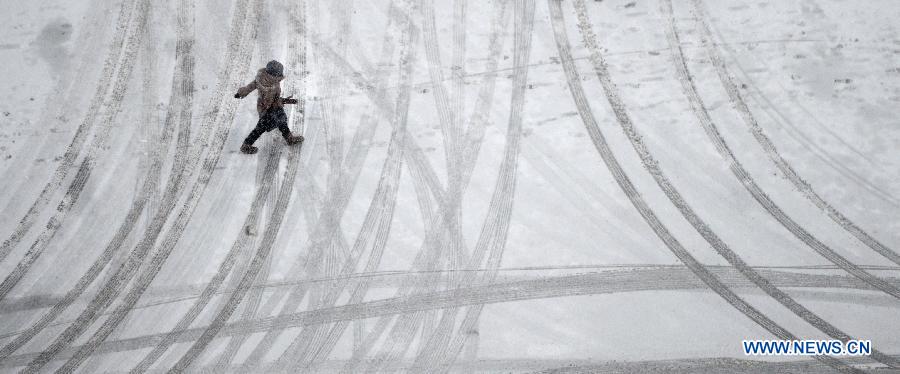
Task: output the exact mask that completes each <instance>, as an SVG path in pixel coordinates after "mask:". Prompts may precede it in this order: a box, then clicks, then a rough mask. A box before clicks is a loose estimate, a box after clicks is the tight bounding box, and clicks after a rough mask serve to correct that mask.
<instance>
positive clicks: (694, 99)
mask: <svg viewBox="0 0 900 374" xmlns="http://www.w3.org/2000/svg"><path fill="white" fill-rule="evenodd" d="M660 8H661V9H660V11H661V12H662V16H663V19H664V24H665V27H666V39H667V41H668V42H669V50H670V51H671V53H672V60H673V63H674V64H675V70H676V75H677V78H678V81H679V82H680V83H681V88H682V91H683V92H684V95H685V97H686V98H687V99H688V101H689V103H690V106H691V109H692V111H693V112H694V115H695V116H696V117H697V120H698V122H699V123H700V125H701V126H702V127H703V129H704V131H705V132H706V134H707V135H708V136H709V137H710V141H712V142H713V143H714V144H715V146H716V149H717V150H718V151H719V154H720V155H721V156H722V158H723V159H725V160H726V161H727V162H728V163H729V165H730V170H731V171H732V172H733V173H734V174H735V176H736V177H737V178H738V179H740V180H741V183H742V184H754V185H755V182H753V180H752V178H751V177H750V175H749V173H748V172H747V171H746V170H745V169H744V168H743V166H741V164H740V163H739V162H738V161H737V159H736V158H735V157H734V155H733V154H732V153H731V150H730V149H729V148H728V145H727V144H726V143H725V140H724V139H723V138H722V136H721V134H720V133H719V130H718V128H717V127H716V125H715V123H713V121H712V118H711V117H710V115H709V111H708V110H707V108H706V104H704V102H703V99H701V98H700V94H699V93H698V92H697V88H696V86H695V85H694V83H693V82H694V78H693V76H692V75H691V73H690V70H689V69H688V67H687V62H686V61H685V58H684V52H683V51H682V48H681V38H680V36H679V34H678V29H677V28H676V24H675V15H674V11H673V10H672V2H671V0H660ZM668 188H673V189H674V187H668ZM757 189H758V187H757ZM679 198H680V197H679ZM673 203H676V201H674V200H673ZM676 205H678V206H679V209H682V208H680V207H681V206H682V205H680V204H676ZM682 212H683V214H684V215H685V218H687V219H688V221H690V222H691V224H692V225H693V226H694V228H695V229H696V230H697V232H698V233H700V234H701V235H702V236H703V237H704V239H706V241H707V242H709V244H710V245H711V246H712V247H713V248H714V249H715V250H716V252H718V253H719V254H720V255H721V256H722V257H724V258H725V259H726V260H727V261H728V263H730V264H731V265H732V266H734V267H735V268H736V269H738V270H739V271H740V272H741V273H742V274H744V275H745V276H746V277H747V279H749V280H750V281H752V282H753V283H754V284H756V285H757V286H759V287H760V288H761V289H762V290H763V291H764V292H765V293H766V294H768V295H769V296H771V297H772V298H774V299H775V300H777V301H778V302H779V303H780V304H781V305H783V306H785V307H786V308H788V309H789V310H791V312H793V313H794V314H795V315H797V316H798V317H800V318H802V319H803V320H804V321H806V322H807V323H809V324H811V325H813V326H814V327H816V329H818V330H819V331H822V332H823V333H825V334H827V335H828V336H831V337H832V338H834V339H839V340H842V341H844V342H846V341H847V340H850V339H853V337H851V336H849V335H847V334H846V333H844V332H843V331H841V330H839V329H838V328H836V327H835V326H833V325H831V324H829V323H828V322H826V321H825V320H824V319H822V318H821V317H819V316H818V315H816V314H815V313H813V312H812V311H811V310H809V309H807V308H806V307H804V306H802V305H800V304H799V303H798V302H797V301H795V300H794V299H793V298H791V297H790V296H789V295H788V294H787V293H785V292H783V291H781V290H780V289H778V288H776V287H774V286H773V285H772V284H771V282H769V281H768V280H767V279H765V278H763V277H762V276H760V275H759V273H757V272H756V271H755V270H753V269H752V268H751V267H750V266H749V265H747V263H745V262H744V261H743V260H742V259H741V258H740V256H738V254H737V253H735V252H734V251H732V250H731V248H729V247H728V245H727V244H725V243H724V242H723V241H722V240H721V238H719V237H718V236H717V235H716V234H715V233H713V232H712V230H710V229H709V227H708V226H707V225H706V223H705V222H703V221H702V219H700V218H699V217H698V216H697V215H696V213H694V212H693V210H692V209H691V208H690V207H689V206H687V204H686V203H684V208H683V210H682ZM863 281H865V279H863ZM867 283H868V282H867ZM873 286H874V285H873ZM872 357H873V358H874V359H876V360H878V361H879V362H881V363H884V364H886V365H888V366H891V367H894V368H896V367H898V365H900V362H898V361H897V360H895V359H894V358H892V357H890V356H888V355H885V354H884V353H882V352H879V351H877V350H874V351H873V352H872Z"/></svg>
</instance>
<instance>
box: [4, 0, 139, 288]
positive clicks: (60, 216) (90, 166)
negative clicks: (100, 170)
mask: <svg viewBox="0 0 900 374" xmlns="http://www.w3.org/2000/svg"><path fill="white" fill-rule="evenodd" d="M126 8H127V7H126ZM147 14H148V5H146V4H145V3H144V2H141V3H140V4H139V5H138V10H137V14H136V15H135V18H134V20H133V24H132V27H130V28H129V29H128V31H127V32H126V33H125V34H126V36H125V47H124V52H123V55H122V56H121V60H120V62H119V69H118V72H117V74H116V77H115V79H116V80H115V83H114V85H113V88H112V91H111V92H110V93H109V98H108V99H107V100H106V101H105V104H106V107H107V108H106V112H105V114H106V116H105V117H104V118H102V119H101V123H100V128H99V129H98V130H97V132H96V134H94V139H93V140H92V142H91V145H90V149H89V150H88V153H87V155H86V156H85V158H84V159H83V160H82V161H81V164H80V166H79V167H78V171H77V172H76V173H75V177H74V178H73V180H72V183H71V184H70V185H69V187H68V189H67V190H66V192H65V195H64V196H63V197H62V199H61V200H60V202H59V204H58V205H57V207H56V211H55V212H54V213H53V214H52V215H51V217H50V219H49V220H48V222H47V225H46V228H45V230H44V231H42V232H41V233H40V234H39V235H38V237H37V239H35V241H34V243H32V244H31V247H30V248H29V249H28V251H27V252H26V253H25V254H24V256H23V258H22V259H20V260H19V263H18V264H16V267H15V268H14V269H13V270H12V271H11V272H10V273H9V274H7V275H6V277H5V278H4V279H3V282H0V300H2V299H3V298H4V297H6V295H8V294H9V292H10V291H11V290H12V288H13V287H15V285H16V284H18V283H19V281H20V280H21V279H22V277H24V276H25V274H26V273H27V272H28V271H29V270H30V269H31V266H32V265H33V264H34V262H35V261H37V259H38V258H39V257H40V256H41V255H42V254H43V253H44V250H46V249H47V246H48V245H49V244H50V241H51V240H52V239H53V237H54V236H56V233H57V232H59V228H60V227H62V222H63V221H64V220H65V219H66V217H67V216H68V214H69V212H70V211H71V210H72V207H73V206H74V205H75V203H76V202H77V201H78V198H79V197H80V196H81V192H82V191H84V187H85V185H86V184H87V181H88V179H89V178H90V176H91V173H92V172H93V170H94V166H95V165H96V163H97V157H98V156H97V153H98V152H99V151H100V150H101V149H102V148H104V147H105V146H106V142H107V140H108V139H109V132H110V130H111V129H112V123H113V121H114V120H115V116H116V115H117V114H118V113H119V109H120V108H121V105H122V98H123V97H124V95H125V91H126V90H127V88H128V81H129V77H130V76H131V72H132V70H133V67H134V65H133V64H131V63H130V62H131V61H134V56H135V54H136V53H137V51H138V47H140V45H141V40H142V38H143V36H144V32H145V27H146V21H147ZM105 98H106V95H105V93H104V94H101V95H100V97H99V98H97V99H96V100H98V103H97V105H98V106H96V107H92V108H91V110H90V112H89V114H88V116H87V117H86V118H85V123H91V124H93V122H94V117H95V116H96V115H97V114H98V113H97V112H99V109H100V108H99V103H104V100H103V99H105ZM90 127H92V125H89V126H87V128H90ZM77 136H78V135H76V137H77ZM68 153H69V152H67V154H68ZM71 153H72V154H74V155H75V156H77V153H78V151H73V152H71ZM63 159H64V160H63V162H62V163H61V164H60V168H59V169H57V173H56V174H54V181H55V180H56V179H57V177H62V178H64V177H65V175H66V174H68V168H67V167H66V166H67V165H68V164H71V162H67V161H66V160H67V159H66V156H63ZM60 183H61V181H60ZM46 187H51V184H48V185H47V186H46ZM46 187H45V189H44V191H51V190H52V189H47V188H46ZM44 191H41V196H45V193H44ZM51 192H52V191H51ZM46 197H47V198H48V199H49V192H48V193H47V194H46ZM45 200H46V199H45ZM45 200H41V199H40V197H39V198H38V201H35V205H33V206H32V208H33V209H30V210H29V212H28V214H26V217H25V218H23V221H22V222H26V221H27V222H30V224H25V225H22V223H21V222H20V226H19V227H17V229H16V232H15V233H14V235H13V237H11V238H10V240H8V241H7V242H4V244H3V246H2V247H0V260H2V258H3V257H4V256H5V254H8V253H9V251H10V250H12V248H13V247H15V245H16V244H17V243H18V241H19V240H20V239H21V237H22V236H24V235H25V233H26V232H27V231H28V230H29V229H30V227H31V225H32V224H33V223H34V220H35V219H36V215H37V214H38V213H39V210H41V209H42V208H43V207H42V206H41V205H46V202H49V201H46V202H45ZM31 213H34V214H33V215H29V214H31ZM19 233H21V235H18V234H19ZM7 243H9V244H7Z"/></svg>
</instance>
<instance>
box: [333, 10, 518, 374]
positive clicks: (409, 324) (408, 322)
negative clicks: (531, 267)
mask: <svg viewBox="0 0 900 374" xmlns="http://www.w3.org/2000/svg"><path fill="white" fill-rule="evenodd" d="M505 13H506V4H501V5H500V10H499V13H498V14H499V19H497V20H495V22H494V25H493V29H494V34H493V36H492V38H491V42H490V45H491V47H490V49H491V55H492V62H489V64H493V66H494V67H496V61H497V60H496V58H497V54H498V53H499V47H500V44H499V39H498V38H499V35H500V34H499V30H502V29H504V28H505V27H503V26H500V27H499V28H498V27H497V24H498V21H499V22H505V20H506V17H505ZM513 69H515V68H513ZM493 78H494V77H491V79H490V80H489V81H488V85H487V86H486V87H485V88H487V89H486V91H483V92H482V94H483V93H484V92H492V91H493V83H494V81H493ZM483 97H484V96H483V95H480V96H479V100H481V99H482V98H483ZM486 103H489V101H488V102H485V101H481V102H479V103H478V104H476V106H477V107H481V106H482V105H479V104H486ZM485 113H487V107H483V108H481V110H480V111H479V112H476V113H474V114H473V119H478V120H482V119H483V118H482V117H481V116H483V115H484V114H485ZM479 124H480V125H482V126H478V125H479ZM479 127H480V129H479ZM483 129H484V127H483V122H482V121H476V122H473V123H472V124H471V125H470V127H469V130H470V131H471V132H470V133H469V138H470V140H471V139H472V138H473V136H472V135H473V134H472V132H474V138H475V139H476V140H473V141H471V142H469V144H468V145H469V146H471V147H472V148H474V151H468V152H466V153H465V154H467V155H476V154H477V151H478V147H480V144H481V139H482V138H483V135H484V132H483ZM478 130H481V131H480V132H479V131H478ZM466 161H467V164H466V165H465V166H464V167H463V168H462V170H461V175H464V176H465V177H464V180H463V181H461V183H460V187H461V190H460V192H458V193H457V194H456V196H454V197H451V198H453V199H456V198H458V197H460V196H461V195H462V189H464V188H465V186H467V183H468V180H469V179H468V178H469V177H470V176H471V172H472V170H473V167H474V161H475V157H472V158H469V159H468V160H466ZM501 175H502V172H501ZM451 188H453V187H451ZM437 200H438V201H439V202H443V203H442V207H443V209H444V210H443V211H442V213H441V216H440V218H442V219H445V216H444V214H446V213H445V212H446V211H447V210H448V207H450V208H449V209H454V208H452V207H454V206H456V205H458V204H459V203H460V200H459V199H456V200H453V201H449V202H448V201H447V200H444V199H442V198H440V197H438V198H437ZM495 201H496V200H492V203H493V202H495ZM490 210H491V208H490V207H489V211H490ZM439 222H440V221H438V222H434V223H432V230H431V231H430V233H429V234H428V235H429V237H430V239H428V240H442V239H441V238H440V237H435V236H434V235H438V234H440V232H438V231H436V230H439V227H440V226H441V225H440V223H439ZM428 240H426V244H427V243H428ZM446 244H447V242H441V243H440V244H438V243H431V244H430V245H431V246H438V247H437V248H436V250H437V251H440V250H441V249H442V247H440V245H446ZM438 253H440V252H438ZM423 255H428V256H432V257H431V258H430V259H423V257H421V256H423ZM436 255H437V253H434V254H428V253H427V252H421V254H420V255H419V257H418V258H417V261H416V263H417V264H418V267H420V268H422V267H423V265H422V263H423V261H424V262H425V263H426V265H424V268H426V269H433V268H434V266H435V263H434V261H435V259H436V258H435V257H434V256H436ZM474 255H477V253H476V254H474ZM432 283H433V282H428V281H426V282H419V283H418V284H413V285H412V286H411V287H410V286H409V285H407V286H406V287H409V288H407V289H405V290H404V289H401V293H400V294H404V293H408V292H409V291H410V290H432V289H435V288H434V286H433V285H432ZM455 283H456V282H455V281H453V280H452V279H451V284H450V285H449V287H458V284H455ZM432 312H433V311H428V312H426V313H419V314H417V315H414V316H406V315H404V316H400V317H398V318H399V319H400V321H398V322H397V323H395V327H394V328H393V330H394V331H392V333H391V336H390V339H389V340H388V343H390V344H389V345H388V346H387V347H384V346H383V349H382V353H380V354H379V355H378V356H376V358H375V360H374V362H375V363H376V364H377V365H379V366H382V367H383V365H386V364H388V363H390V362H393V361H397V360H399V359H400V358H401V357H402V356H403V353H404V352H406V351H407V350H408V349H409V345H410V344H411V343H412V339H413V334H415V332H416V329H417V327H416V326H418V325H419V324H423V329H422V336H423V341H425V340H427V339H428V335H429V333H428V332H427V331H426V328H428V327H429V326H431V323H432V322H431V321H430V320H431V319H433V313H432ZM448 313H449V311H445V313H444V315H443V316H442V320H441V321H442V322H443V323H445V324H446V323H447V322H446V321H450V322H451V323H452V320H451V319H448V316H449V314H448ZM388 323H389V319H382V320H381V321H379V323H378V325H376V328H375V331H376V332H378V333H375V334H372V337H371V338H370V340H369V343H368V345H366V346H363V347H362V349H363V351H362V352H358V353H357V354H356V355H357V357H358V359H361V354H364V353H365V351H367V350H368V349H371V346H372V344H374V343H375V341H376V340H377V338H378V336H379V335H380V334H381V333H380V332H379V331H381V330H383V329H385V328H386V327H387V324H388ZM351 362H352V361H351ZM347 367H349V366H345V371H347ZM375 370H378V369H377V368H376V369H375Z"/></svg>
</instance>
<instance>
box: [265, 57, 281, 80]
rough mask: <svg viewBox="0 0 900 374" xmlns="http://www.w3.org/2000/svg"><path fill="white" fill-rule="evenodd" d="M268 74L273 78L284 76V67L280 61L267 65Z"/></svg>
mask: <svg viewBox="0 0 900 374" xmlns="http://www.w3.org/2000/svg"><path fill="white" fill-rule="evenodd" d="M266 73H269V75H271V76H273V77H281V76H284V66H283V65H281V63H280V62H278V61H275V60H272V61H269V63H268V64H266Z"/></svg>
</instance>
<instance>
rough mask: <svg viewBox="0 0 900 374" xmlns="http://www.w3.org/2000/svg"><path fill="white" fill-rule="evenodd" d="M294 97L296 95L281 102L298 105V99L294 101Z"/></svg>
mask: <svg viewBox="0 0 900 374" xmlns="http://www.w3.org/2000/svg"><path fill="white" fill-rule="evenodd" d="M293 97H294V95H291V96H288V97H285V98H283V99H281V102H282V103H283V104H296V103H297V99H294V98H293Z"/></svg>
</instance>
